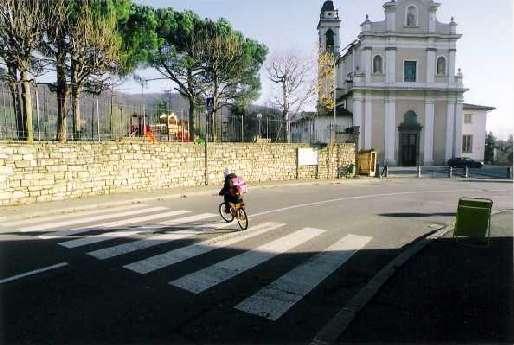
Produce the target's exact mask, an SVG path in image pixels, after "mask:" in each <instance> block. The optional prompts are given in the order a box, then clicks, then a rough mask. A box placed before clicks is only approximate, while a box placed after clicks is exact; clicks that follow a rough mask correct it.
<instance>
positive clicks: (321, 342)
mask: <svg viewBox="0 0 514 345" xmlns="http://www.w3.org/2000/svg"><path fill="white" fill-rule="evenodd" d="M452 229H453V226H452V225H444V226H442V227H441V228H439V229H437V230H432V231H430V232H428V233H426V234H425V235H423V236H421V237H419V238H418V239H416V240H414V242H411V246H410V247H409V248H407V249H406V250H404V251H403V252H402V253H400V254H398V256H396V257H395V258H394V259H393V260H392V261H391V262H389V263H388V264H387V265H386V266H385V267H383V268H382V269H381V270H380V271H379V272H378V273H377V274H376V275H375V276H374V277H373V278H372V279H371V280H370V281H369V282H368V283H367V284H366V286H364V287H363V288H362V289H361V290H360V291H359V292H358V293H357V294H356V295H355V296H353V297H352V299H350V301H349V302H348V303H347V304H346V305H345V306H344V307H343V308H341V310H340V311H339V312H338V313H337V314H336V315H335V316H334V317H333V318H332V319H331V320H330V321H329V322H328V323H327V324H326V325H325V326H324V327H323V328H322V329H321V330H320V331H319V332H318V334H316V336H315V337H314V339H313V340H312V341H311V342H310V343H309V345H331V344H334V343H335V342H336V341H337V339H338V338H339V337H340V336H341V334H343V333H344V332H345V331H346V329H347V328H348V326H349V325H350V323H351V322H352V321H353V320H354V319H355V317H356V316H357V313H358V312H360V311H361V310H362V309H363V308H364V307H365V306H366V304H368V303H369V302H370V301H371V299H372V298H373V297H374V296H375V295H376V294H377V293H378V291H379V290H380V288H381V287H382V286H383V285H384V284H385V283H386V282H387V281H388V280H389V279H390V278H391V277H392V276H393V275H394V274H395V273H396V271H398V269H400V268H401V267H402V266H403V265H404V264H405V263H406V262H407V261H409V260H410V259H411V258H412V257H414V256H415V255H416V254H418V253H419V252H420V251H421V250H423V249H424V248H425V247H426V246H427V245H428V244H429V243H431V242H432V241H433V240H435V239H438V238H440V237H443V236H445V235H446V234H447V233H448V232H449V231H450V230H452Z"/></svg>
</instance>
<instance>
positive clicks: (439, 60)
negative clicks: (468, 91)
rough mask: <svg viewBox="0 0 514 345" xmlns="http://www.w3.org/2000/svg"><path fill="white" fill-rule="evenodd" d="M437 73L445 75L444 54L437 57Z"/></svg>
mask: <svg viewBox="0 0 514 345" xmlns="http://www.w3.org/2000/svg"><path fill="white" fill-rule="evenodd" d="M437 75H446V59H445V58H444V56H440V57H438V58H437Z"/></svg>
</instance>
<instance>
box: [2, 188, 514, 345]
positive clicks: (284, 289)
mask: <svg viewBox="0 0 514 345" xmlns="http://www.w3.org/2000/svg"><path fill="white" fill-rule="evenodd" d="M250 187H251V186H250ZM462 196H466V197H475V196H476V197H489V198H492V199H493V200H494V202H495V204H494V208H495V209H497V210H499V209H512V183H502V182H464V181H456V180H453V181H450V180H443V179H441V180H436V179H426V180H418V179H401V180H388V181H363V182H349V183H347V184H334V185H317V186H284V187H276V188H270V189H258V190H253V191H252V190H251V188H250V192H249V194H248V195H247V196H246V198H245V202H246V205H247V212H248V214H249V215H250V228H249V229H248V230H247V231H245V232H241V231H238V229H237V225H236V224H234V223H232V224H230V225H229V226H228V227H225V228H219V229H216V228H212V227H211V226H210V225H211V224H213V227H216V226H217V225H219V224H221V223H220V217H219V215H217V205H218V204H219V202H220V199H219V198H218V197H217V196H214V195H203V196H201V195H199V196H192V197H188V198H183V199H158V198H156V199H147V200H145V201H144V202H142V203H132V200H137V199H138V198H137V195H136V194H134V195H132V196H130V197H131V198H133V199H129V198H127V199H125V200H121V199H120V198H119V197H118V198H117V197H113V198H112V200H109V198H102V199H101V200H100V199H91V200H89V201H88V200H82V201H77V202H74V201H69V202H67V203H65V204H66V207H68V208H72V207H73V205H74V203H76V204H77V205H78V206H77V207H76V210H74V211H73V212H71V213H64V214H63V213H62V210H63V207H62V206H61V207H59V208H55V209H53V208H52V207H48V206H44V205H42V206H41V207H38V206H33V207H32V208H31V207H20V208H18V211H16V209H14V210H13V209H12V208H10V209H9V210H7V211H6V212H4V213H3V214H2V213H1V212H0V217H3V218H2V225H1V226H0V232H1V233H2V234H1V235H0V256H1V257H0V343H2V344H171V343H173V344H307V343H309V342H310V341H311V340H312V338H313V337H314V336H315V335H316V333H317V332H318V331H319V330H320V329H321V328H322V327H323V326H324V325H325V324H326V323H327V322H328V321H329V320H330V319H331V318H332V317H333V316H334V315H335V314H336V313H337V312H338V311H339V310H340V309H341V308H343V307H344V306H345V303H346V302H347V301H348V300H349V299H350V298H351V297H352V296H354V295H355V294H356V293H357V292H358V291H359V290H360V289H362V287H363V286H364V285H365V284H366V283H367V282H368V281H369V280H370V279H371V278H372V277H373V276H374V275H375V274H376V273H377V272H378V271H379V270H380V269H381V268H382V267H384V265H386V264H387V263H388V262H390V261H391V260H392V259H393V258H394V257H395V256H396V255H398V254H399V253H400V252H401V251H402V248H403V247H404V246H406V245H408V244H409V243H411V242H412V241H413V240H415V239H416V238H418V237H420V236H423V235H424V234H426V233H428V232H430V231H431V230H432V229H434V228H436V227H438V226H441V225H444V224H448V223H450V222H451V221H452V220H453V217H454V212H455V208H456V205H457V200H458V198H459V197H462ZM98 200H100V201H98ZM121 203H124V204H121ZM61 205H62V204H61ZM88 205H92V206H91V207H92V208H89V209H88ZM173 212H175V214H173ZM181 212H184V213H181ZM31 214H37V215H38V216H37V217H34V218H30V219H29V217H30V215H31ZM159 217H161V218H159ZM178 219H181V221H177V220H178ZM163 222H167V223H168V224H167V225H162V224H161V223H163ZM173 222H175V223H173ZM156 225H158V226H160V227H159V228H156V227H155V226H156ZM77 228H80V229H79V230H77ZM23 230H25V231H23ZM22 231H23V232H22ZM106 233H108V235H106ZM113 233H115V235H114V234H113ZM100 234H102V236H94V235H100ZM41 235H42V236H46V237H45V238H40V237H39V236H41ZM49 235H53V236H56V237H55V238H48V236H49ZM205 241H207V242H205ZM136 242H137V243H138V244H137V245H134V243H136ZM118 245H125V246H121V247H116V248H118V249H116V250H118V254H120V252H119V251H120V250H125V251H127V248H136V249H137V250H136V249H132V251H130V252H123V253H121V254H120V255H117V256H113V257H110V258H105V257H103V256H102V255H106V253H111V254H112V253H113V251H114V249H113V247H114V246H118ZM120 248H121V249H120ZM123 248H124V249H123ZM183 248H186V249H183ZM102 249H103V251H102ZM170 252H171V253H173V254H169V255H171V256H172V257H173V258H175V259H173V260H174V261H173V260H171V262H172V263H169V262H168V263H166V262H164V263H162V257H163V255H161V254H165V253H170ZM88 253H89V254H88ZM156 255H160V258H161V261H158V260H157V261H156V260H153V261H152V260H150V261H149V258H152V257H154V256H156ZM169 255H168V257H169ZM177 257H180V259H177ZM149 262H150V263H149ZM57 264H61V266H55V265H57ZM145 265H146V266H145ZM148 265H150V266H148ZM152 265H153V266H152ZM155 265H157V266H159V265H160V266H159V267H158V268H156V267H157V266H155ZM148 267H151V268H152V269H153V270H152V271H148V272H146V271H145V269H147V268H148ZM38 269H47V270H44V271H35V270H38ZM31 273H32V274H31Z"/></svg>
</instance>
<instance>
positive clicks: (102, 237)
mask: <svg viewBox="0 0 514 345" xmlns="http://www.w3.org/2000/svg"><path fill="white" fill-rule="evenodd" d="M185 212H186V211H172V212H167V213H162V214H153V215H150V216H145V217H138V218H132V219H131V222H132V223H137V222H146V221H149V220H153V219H158V218H168V217H173V216H177V215H180V214H183V213H185ZM200 216H202V215H200ZM204 217H205V216H204ZM192 218H195V219H197V218H199V217H198V216H194V217H183V218H178V219H177V220H176V222H177V223H178V224H182V223H188V222H189V220H190V219H192ZM136 219H137V220H136ZM116 225H118V224H116ZM109 227H112V226H109ZM146 231H147V230H146V229H145V228H143V227H139V228H138V229H137V230H133V231H120V232H116V231H112V232H108V233H103V234H99V235H93V236H86V237H83V238H79V239H76V240H72V241H68V242H61V243H59V244H60V245H61V246H63V247H66V248H77V247H80V246H84V245H87V244H93V243H99V242H104V241H108V240H111V239H114V238H121V237H131V236H134V235H136V234H139V233H142V232H146Z"/></svg>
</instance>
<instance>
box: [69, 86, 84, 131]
mask: <svg viewBox="0 0 514 345" xmlns="http://www.w3.org/2000/svg"><path fill="white" fill-rule="evenodd" d="M71 107H72V109H73V138H74V139H75V140H77V139H80V138H81V136H82V128H81V119H80V117H81V116H80V88H79V87H77V86H76V85H75V84H73V85H72V86H71Z"/></svg>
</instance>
